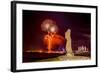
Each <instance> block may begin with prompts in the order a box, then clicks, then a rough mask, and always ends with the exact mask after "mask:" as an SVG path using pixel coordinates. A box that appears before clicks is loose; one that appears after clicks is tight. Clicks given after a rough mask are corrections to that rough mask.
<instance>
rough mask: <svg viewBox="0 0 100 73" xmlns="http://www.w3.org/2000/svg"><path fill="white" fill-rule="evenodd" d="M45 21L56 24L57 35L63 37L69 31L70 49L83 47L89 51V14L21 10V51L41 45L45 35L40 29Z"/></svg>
mask: <svg viewBox="0 0 100 73" xmlns="http://www.w3.org/2000/svg"><path fill="white" fill-rule="evenodd" d="M45 19H51V20H53V21H55V22H56V24H57V26H58V28H59V31H58V34H60V35H61V36H63V37H65V32H66V31H67V29H68V28H69V29H71V38H72V47H73V50H76V49H77V47H78V46H81V45H85V46H87V47H88V48H89V50H90V39H91V37H90V36H91V33H90V32H91V20H90V19H91V14H89V13H71V12H51V11H31V10H23V50H24V51H25V50H28V49H30V48H40V47H41V46H42V45H43V40H42V39H43V37H44V35H45V34H46V33H45V32H43V31H42V29H41V24H42V22H43V21H44V20H45Z"/></svg>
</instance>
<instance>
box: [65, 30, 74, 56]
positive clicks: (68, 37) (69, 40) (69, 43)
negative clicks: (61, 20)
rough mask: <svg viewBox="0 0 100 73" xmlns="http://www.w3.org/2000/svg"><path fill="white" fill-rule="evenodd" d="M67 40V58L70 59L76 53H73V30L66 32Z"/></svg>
mask: <svg viewBox="0 0 100 73" xmlns="http://www.w3.org/2000/svg"><path fill="white" fill-rule="evenodd" d="M65 39H66V40H67V42H66V50H67V56H68V57H72V56H74V53H73V51H72V45H71V30H70V29H68V30H67V31H66V32H65Z"/></svg>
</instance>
